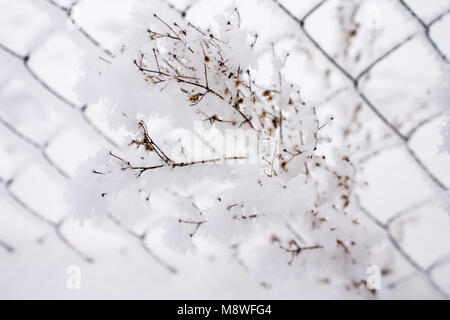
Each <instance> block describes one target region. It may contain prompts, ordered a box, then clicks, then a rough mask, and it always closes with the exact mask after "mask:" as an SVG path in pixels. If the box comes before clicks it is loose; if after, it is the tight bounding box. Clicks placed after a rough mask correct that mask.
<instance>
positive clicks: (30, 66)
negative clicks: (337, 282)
mask: <svg viewBox="0 0 450 320" xmlns="http://www.w3.org/2000/svg"><path fill="white" fill-rule="evenodd" d="M329 1H332V0H322V1H318V2H317V3H316V5H314V6H313V7H312V8H310V10H309V11H307V12H306V13H304V14H303V15H301V16H297V15H296V14H294V13H293V12H291V11H290V10H289V9H288V8H287V6H285V5H283V1H279V0H273V3H274V4H276V5H277V9H278V10H281V11H282V12H284V14H285V16H286V19H289V20H293V21H294V22H295V23H296V24H297V25H298V32H300V33H302V34H303V35H304V36H305V37H306V39H308V41H309V45H312V47H313V48H315V50H316V52H315V54H318V55H321V56H322V57H323V58H325V59H326V62H327V64H329V67H330V68H331V69H333V70H334V71H337V72H339V73H340V74H342V75H343V76H344V77H345V78H346V81H347V82H348V84H345V90H347V89H348V88H350V90H353V91H354V92H355V93H356V95H357V96H358V97H359V99H360V101H361V102H362V105H363V108H368V109H370V110H371V111H372V113H373V116H374V117H375V118H377V119H378V120H379V121H381V122H382V123H383V125H384V126H385V127H386V128H387V129H388V130H389V131H390V133H391V134H393V135H394V136H395V137H396V140H397V143H396V144H395V146H394V147H395V148H404V150H406V152H407V154H408V155H409V159H410V161H411V162H412V163H414V170H417V171H420V172H421V173H422V174H424V175H425V176H426V177H427V179H429V180H430V181H431V183H432V184H434V185H435V187H436V192H434V193H433V195H432V196H430V197H429V198H427V199H426V200H423V201H420V202H419V203H416V201H415V199H410V200H411V201H410V205H409V206H408V209H405V210H401V211H400V212H398V213H396V214H394V215H392V216H390V217H389V218H388V219H386V220H385V221H383V219H380V218H378V216H377V213H376V212H371V211H370V210H369V209H367V208H365V207H364V204H362V208H363V212H364V213H365V214H366V215H367V216H368V217H369V218H370V219H371V220H372V221H373V222H375V224H376V225H377V226H378V227H379V228H380V229H381V230H383V231H384V232H385V234H386V236H387V238H388V239H389V241H390V242H391V244H392V247H393V250H394V251H396V252H398V253H399V254H400V256H401V259H403V260H404V261H405V262H406V263H407V264H408V265H409V266H410V267H411V271H410V272H408V273H407V274H405V275H404V276H403V277H400V278H399V279H396V280H395V281H392V283H390V285H389V286H388V287H389V288H391V289H393V288H395V286H397V285H399V284H402V283H405V282H408V281H412V280H411V279H413V278H417V277H419V278H421V279H422V280H425V281H426V283H427V284H428V285H429V286H430V287H431V288H432V290H434V291H435V293H437V294H438V296H440V297H442V298H445V299H448V298H449V296H450V292H448V287H447V288H445V286H444V285H443V284H442V283H441V281H440V280H439V278H438V277H437V276H435V271H436V270H440V269H442V270H446V269H445V268H448V263H449V262H450V252H447V254H441V255H439V257H437V258H435V259H434V260H433V261H432V262H431V263H428V265H425V266H424V264H423V263H420V262H419V261H417V259H416V257H413V255H411V254H410V253H409V251H408V250H407V249H405V247H404V245H403V244H402V242H401V241H400V239H399V237H398V236H396V234H395V233H394V232H393V226H394V225H395V224H396V223H398V222H399V221H400V220H402V219H405V217H408V216H410V215H411V214H412V213H414V211H415V210H417V209H418V208H421V207H423V206H426V205H427V204H428V203H430V202H432V201H434V200H435V195H436V194H439V190H446V189H447V186H446V184H445V183H444V182H443V181H442V180H441V179H440V177H438V176H437V174H436V173H434V172H433V170H431V169H430V168H429V166H428V165H427V164H426V163H425V162H424V161H423V160H422V158H421V156H420V155H419V154H418V153H417V151H416V150H415V149H414V148H413V147H411V145H410V142H411V140H412V138H413V136H414V135H415V134H417V133H418V132H419V130H420V129H421V128H422V127H423V126H425V125H427V124H428V123H429V122H431V121H433V120H434V119H435V118H436V115H432V116H429V117H426V118H424V119H422V120H421V121H419V122H418V123H417V124H415V125H414V126H413V127H412V128H410V129H409V130H408V132H406V133H404V132H402V130H400V129H399V127H398V125H397V124H396V123H394V122H393V121H392V120H390V119H389V118H388V117H387V116H386V115H385V113H384V112H383V111H382V110H383V109H382V108H380V106H379V105H377V104H376V103H374V102H373V101H372V100H371V99H370V98H369V97H368V96H367V95H366V94H365V92H364V90H362V89H361V87H360V82H361V80H362V79H363V78H364V77H366V76H367V75H368V74H369V73H370V72H371V71H372V70H373V69H374V68H375V67H376V66H378V65H379V64H381V63H382V62H383V61H385V60H387V59H389V57H391V55H393V54H394V53H395V52H396V51H398V50H400V49H401V48H402V47H404V46H406V45H407V44H408V43H409V42H411V41H412V40H414V39H415V38H418V37H424V38H425V39H426V43H424V45H427V46H429V48H430V49H431V50H432V51H433V52H434V53H435V54H436V55H437V57H438V59H439V60H441V62H443V63H448V57H447V55H446V53H445V52H444V50H443V49H441V48H440V46H439V45H438V44H437V43H436V41H435V40H434V39H433V37H432V36H431V31H432V29H433V28H434V27H435V26H436V25H438V23H439V22H441V21H442V20H443V19H445V18H446V17H448V16H449V14H450V9H447V10H445V11H443V12H441V13H440V14H439V15H437V16H435V17H434V18H433V19H432V20H430V21H427V22H426V21H425V20H423V19H422V18H421V17H420V15H419V14H418V13H416V12H415V11H414V10H413V9H412V8H411V7H409V6H408V4H407V2H405V1H403V0H395V1H398V4H399V6H398V10H403V11H404V13H405V14H407V15H410V16H411V17H412V19H413V20H414V21H415V22H416V27H415V30H414V32H413V33H412V34H410V35H408V36H407V37H405V38H404V39H403V40H402V41H400V42H397V43H395V44H394V45H392V47H391V48H390V49H389V50H387V51H385V52H384V53H383V54H381V55H379V56H378V57H377V58H376V59H374V60H373V61H372V62H371V63H369V64H368V65H367V66H366V67H365V68H363V70H362V71H361V72H359V73H358V74H357V75H356V76H355V75H353V73H352V72H350V71H349V70H347V69H346V68H345V67H344V66H343V65H342V64H340V63H339V62H338V61H337V59H335V58H334V57H333V55H332V53H330V52H328V51H327V50H326V49H325V48H324V47H323V46H322V45H321V44H320V41H319V40H318V39H316V38H315V37H314V35H313V32H312V30H310V29H309V28H308V22H309V21H310V19H311V18H313V17H314V16H316V15H318V14H320V12H321V10H323V8H324V6H325V5H326V4H327V2H329ZM393 1H394V0H393ZM40 2H42V4H40V10H43V11H48V12H50V15H49V17H50V19H55V21H56V20H58V21H59V20H61V19H62V18H64V19H66V20H67V22H68V23H70V24H73V25H74V28H73V30H72V31H71V33H70V34H69V36H70V37H73V38H77V41H82V42H83V47H85V48H88V49H87V50H88V51H89V50H91V51H92V50H93V51H95V53H96V54H97V55H100V54H102V55H106V56H112V53H111V51H110V50H109V49H107V48H106V47H105V46H103V45H102V43H101V42H100V41H98V40H97V39H96V38H95V37H94V36H93V35H91V33H90V32H89V30H87V29H86V28H85V27H84V26H83V25H82V24H80V23H79V22H78V21H77V20H76V18H74V16H73V12H74V8H76V6H78V5H80V3H82V2H83V1H82V0H80V1H74V2H72V1H56V0H40ZM164 3H166V5H167V6H169V7H170V8H172V9H173V10H174V11H175V12H176V13H177V14H178V15H179V16H181V17H182V18H186V15H187V13H188V11H189V10H190V9H191V8H192V7H193V6H195V5H196V4H195V2H193V3H190V4H188V5H185V6H184V7H183V8H179V7H177V6H175V5H172V4H171V3H168V2H164ZM44 24H49V25H51V27H49V28H47V29H45V28H44V30H45V31H44V32H40V34H39V35H38V34H32V35H31V38H33V37H36V39H37V41H35V40H36V39H33V41H32V42H33V45H31V46H30V47H29V48H26V49H25V50H22V51H23V52H20V50H16V49H13V47H14V46H11V45H10V44H8V43H4V42H3V41H0V54H1V55H0V58H1V60H0V61H1V64H2V65H5V66H6V65H8V66H9V67H10V68H9V69H11V70H14V72H13V73H12V74H8V75H7V76H5V77H1V76H2V75H1V74H0V98H1V97H2V96H4V95H5V90H6V89H7V86H8V84H10V83H11V81H12V80H11V79H12V78H14V77H15V76H16V75H19V76H20V77H21V79H25V83H26V87H25V88H24V91H28V90H27V87H28V86H30V88H31V87H33V91H32V92H33V93H32V94H33V95H34V94H36V93H35V92H38V95H42V96H45V99H44V104H47V103H49V101H50V103H53V104H55V105H57V106H58V110H59V112H61V113H62V114H69V116H68V117H69V121H70V122H72V123H74V124H75V126H76V127H77V128H78V130H79V131H81V132H83V133H86V134H87V135H88V137H89V138H88V139H91V138H92V139H93V140H95V141H96V143H97V144H98V145H105V144H106V145H109V146H110V147H111V148H116V147H117V144H116V142H115V141H114V139H113V138H111V135H110V133H109V132H106V131H105V130H104V129H103V128H104V127H103V126H101V124H99V123H97V119H96V118H95V114H94V115H91V113H90V111H91V108H92V106H91V105H88V104H85V103H84V102H83V101H78V100H77V99H76V98H73V97H71V95H70V94H65V93H61V92H60V90H59V84H58V83H55V82H54V81H53V82H51V83H50V82H49V81H48V80H47V73H46V71H45V70H42V69H40V68H39V65H38V64H39V61H41V59H42V57H41V56H40V55H41V54H40V53H39V50H40V46H41V45H42V44H43V43H44V42H46V41H47V40H48V38H49V37H52V36H53V34H54V31H55V29H57V28H60V27H61V24H58V23H52V22H51V21H48V20H47V21H45V22H44ZM36 33H37V32H36ZM0 39H1V38H0ZM80 39H81V40H80ZM35 56H38V57H37V58H36V57H35ZM56 59H57V58H56ZM430 59H431V58H430ZM61 76H62V77H64V75H61ZM36 85H37V86H36ZM93 86H95V84H93ZM36 87H37V89H35V88H36ZM341 91H342V89H337V90H336V91H335V92H334V93H333V94H331V95H330V96H329V97H328V98H327V99H326V101H327V102H328V103H330V102H332V101H333V99H335V98H336V97H337V96H338V95H339V93H340V92H341ZM5 101H8V100H2V102H0V103H1V104H3V105H2V106H0V125H1V126H2V127H3V128H2V131H1V132H2V133H1V134H0V135H1V136H3V140H7V141H13V144H14V147H15V149H14V150H16V149H17V150H19V152H20V153H25V154H29V155H30V156H29V157H28V160H27V161H22V162H21V163H20V168H14V166H12V167H13V168H14V169H11V170H9V171H8V170H6V169H5V170H2V171H1V176H0V182H1V184H2V185H3V188H4V191H5V192H4V195H5V197H6V198H7V201H9V203H10V204H9V205H12V206H13V207H14V210H9V211H8V210H5V209H1V211H2V213H1V215H0V216H1V219H2V221H1V222H0V224H4V226H6V225H7V223H6V222H7V221H9V220H10V219H12V217H11V215H14V214H15V211H16V210H21V211H23V212H25V216H24V217H25V219H33V220H35V221H37V225H36V226H35V225H34V224H33V227H32V228H38V229H39V230H43V231H39V232H34V231H32V232H31V234H35V233H36V234H38V241H43V238H44V237H48V234H53V235H54V236H56V239H57V241H59V242H60V243H61V244H63V245H64V246H65V248H66V249H67V250H69V251H71V252H72V253H73V254H75V255H76V256H78V257H79V259H81V260H82V261H84V262H85V263H87V264H94V265H95V264H96V263H97V258H96V256H95V255H92V254H90V253H87V252H86V250H85V249H86V246H85V245H84V244H82V245H79V244H78V239H77V238H76V236H74V234H73V233H72V231H71V229H70V228H68V229H67V230H66V225H67V224H68V223H69V222H70V221H71V218H70V217H68V216H66V215H62V216H61V215H58V214H56V215H55V214H52V213H49V212H46V210H45V207H43V206H38V207H39V208H37V207H35V206H34V205H33V204H34V203H36V201H34V200H33V201H29V199H28V196H29V195H30V192H29V191H26V192H22V191H21V190H23V189H24V187H20V186H23V185H24V184H25V185H27V183H28V181H26V179H28V177H24V176H25V174H24V172H25V171H26V170H27V168H28V167H30V166H33V165H36V164H37V165H38V166H39V168H41V169H42V170H43V171H42V172H44V174H48V175H49V176H51V178H52V180H54V181H56V185H57V186H58V185H60V186H62V185H64V183H65V181H66V180H68V179H70V177H71V175H72V174H73V170H71V167H70V166H67V164H66V163H65V162H64V161H67V158H65V157H61V156H58V157H56V158H55V156H54V154H55V151H54V149H55V148H59V149H61V150H62V151H61V150H60V153H65V150H69V149H67V148H68V146H67V143H70V142H66V143H64V142H63V143H61V142H60V139H63V140H64V138H63V137H61V135H64V132H65V131H64V129H65V128H64V126H66V125H67V122H64V124H63V125H62V126H63V127H62V128H61V126H60V127H57V128H56V129H55V130H53V131H52V132H50V133H49V132H47V133H46V134H42V135H41V134H39V132H36V130H28V129H24V127H23V125H22V124H21V123H20V121H21V120H20V117H19V118H17V117H16V118H14V117H9V118H8V116H6V115H5V114H4V113H3V112H1V111H2V110H1V109H4V108H3V107H5V105H4V104H5ZM9 101H11V100H9ZM16 111H18V112H22V111H20V110H16ZM38 120H39V119H38ZM41 125H42V124H41ZM43 127H44V129H45V127H46V125H45V124H44V125H43ZM94 136H95V137H97V138H95V137H94ZM389 148H392V146H391V145H388V146H382V145H381V146H379V150H377V151H376V152H374V153H373V154H371V155H370V157H376V156H377V155H378V154H380V153H382V152H383V151H384V150H386V149H389ZM68 152H69V151H68ZM24 179H25V181H22V180H24ZM30 179H39V178H37V177H35V178H30ZM34 182H35V183H36V182H37V183H38V185H39V183H40V181H39V180H38V181H34ZM16 184H20V186H18V187H16ZM25 189H26V188H25ZM40 191H42V190H37V191H36V192H35V193H37V194H39V193H40ZM33 197H36V194H34V195H33ZM38 197H39V195H38ZM49 199H50V201H52V200H51V197H50V198H49ZM52 211H53V210H52ZM56 211H57V210H56ZM108 219H109V221H110V222H111V223H112V225H114V226H115V227H116V228H117V229H116V231H115V232H116V233H117V234H118V236H119V237H128V238H130V239H132V240H133V241H134V246H137V247H140V248H141V249H142V252H141V254H142V255H148V256H149V257H150V258H151V259H154V260H155V261H157V262H158V263H159V264H161V265H162V266H163V267H164V268H165V269H166V270H167V271H169V273H176V272H177V269H176V266H173V265H172V264H171V263H169V262H167V261H166V260H165V259H162V258H160V257H159V255H158V254H156V253H155V251H154V250H153V249H152V248H151V240H149V239H148V231H146V230H134V229H133V228H130V227H128V226H127V225H126V224H124V223H123V222H122V221H121V220H120V219H119V218H118V217H116V216H114V215H112V214H110V215H109V216H108ZM14 227H16V226H13V228H14ZM2 230H3V231H4V228H1V229H0V251H3V253H4V254H3V256H2V257H1V260H4V261H6V260H7V259H13V258H14V255H16V254H17V253H18V252H20V251H21V250H22V246H25V245H26V242H25V243H24V242H21V241H17V240H16V239H11V240H10V239H9V238H8V237H9V234H10V233H6V235H5V234H2ZM20 232H21V231H20V227H18V228H17V233H18V235H17V237H18V238H20V237H22V235H20ZM24 232H27V231H24ZM427 236H429V237H432V236H433V235H432V234H429V235H427ZM16 243H17V244H16ZM447 249H448V247H447ZM87 251H89V250H87ZM0 263H1V262H0ZM444 273H445V271H444ZM446 290H447V291H446ZM2 295H4V296H7V293H5V292H2Z"/></svg>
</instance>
